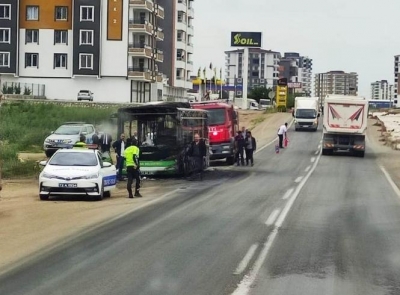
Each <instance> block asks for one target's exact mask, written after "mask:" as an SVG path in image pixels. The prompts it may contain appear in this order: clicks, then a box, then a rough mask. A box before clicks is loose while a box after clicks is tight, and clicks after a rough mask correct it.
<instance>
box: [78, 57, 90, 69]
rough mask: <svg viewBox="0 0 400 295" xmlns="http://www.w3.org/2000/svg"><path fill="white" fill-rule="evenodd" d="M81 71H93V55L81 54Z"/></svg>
mask: <svg viewBox="0 0 400 295" xmlns="http://www.w3.org/2000/svg"><path fill="white" fill-rule="evenodd" d="M79 69H86V70H92V69H93V54H87V53H81V54H79Z"/></svg>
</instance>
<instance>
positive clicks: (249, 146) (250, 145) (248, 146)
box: [245, 131, 256, 166]
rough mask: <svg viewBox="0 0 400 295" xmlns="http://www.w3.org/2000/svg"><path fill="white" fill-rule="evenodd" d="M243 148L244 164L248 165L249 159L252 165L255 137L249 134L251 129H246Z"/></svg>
mask: <svg viewBox="0 0 400 295" xmlns="http://www.w3.org/2000/svg"><path fill="white" fill-rule="evenodd" d="M245 150H246V166H249V161H250V162H251V166H254V159H253V154H254V152H255V150H256V139H255V138H254V137H253V136H252V135H251V131H247V134H246V139H245Z"/></svg>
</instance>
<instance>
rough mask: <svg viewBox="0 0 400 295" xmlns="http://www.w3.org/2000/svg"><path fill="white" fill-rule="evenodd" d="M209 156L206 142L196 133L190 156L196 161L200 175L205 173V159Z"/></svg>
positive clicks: (189, 152)
mask: <svg viewBox="0 0 400 295" xmlns="http://www.w3.org/2000/svg"><path fill="white" fill-rule="evenodd" d="M206 155H207V147H206V143H205V142H204V140H202V139H201V138H200V135H199V134H198V133H196V134H195V135H194V140H193V141H192V143H191V145H190V148H189V151H188V156H189V157H191V160H192V161H194V164H195V167H196V171H195V172H198V173H202V172H203V168H204V167H203V159H204V157H205V156H206Z"/></svg>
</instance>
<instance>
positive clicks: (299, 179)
mask: <svg viewBox="0 0 400 295" xmlns="http://www.w3.org/2000/svg"><path fill="white" fill-rule="evenodd" d="M302 179H303V177H302V176H299V177H297V178H296V180H295V181H294V182H296V183H299V182H300V181H301V180H302Z"/></svg>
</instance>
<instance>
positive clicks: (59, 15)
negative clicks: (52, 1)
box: [55, 6, 68, 20]
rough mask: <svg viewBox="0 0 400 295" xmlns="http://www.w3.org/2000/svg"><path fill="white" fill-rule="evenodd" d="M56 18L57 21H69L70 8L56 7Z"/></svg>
mask: <svg viewBox="0 0 400 295" xmlns="http://www.w3.org/2000/svg"><path fill="white" fill-rule="evenodd" d="M55 18H56V20H68V7H66V6H56V11H55Z"/></svg>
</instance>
